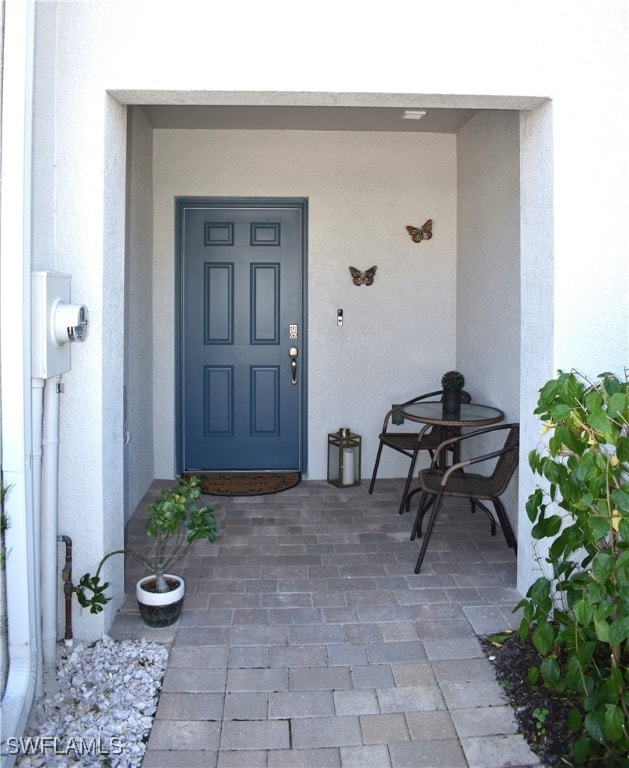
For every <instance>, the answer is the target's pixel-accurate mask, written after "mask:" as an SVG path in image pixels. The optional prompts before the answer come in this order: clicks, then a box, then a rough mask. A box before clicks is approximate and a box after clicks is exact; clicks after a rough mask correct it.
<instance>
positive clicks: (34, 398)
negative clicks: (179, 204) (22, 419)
mask: <svg viewBox="0 0 629 768" xmlns="http://www.w3.org/2000/svg"><path fill="white" fill-rule="evenodd" d="M44 383H45V379H31V456H32V460H31V468H32V479H31V482H32V486H33V521H34V525H33V528H34V530H33V533H34V540H33V549H34V554H35V563H36V565H37V568H38V569H39V573H38V574H37V578H36V579H35V605H38V606H40V605H41V586H42V585H41V562H42V559H41V558H42V554H41V551H42V509H41V483H42V426H43V415H44ZM35 637H36V643H37V678H36V681H37V682H36V688H35V695H36V696H42V695H43V693H44V670H43V667H42V661H43V649H42V625H41V621H38V622H37V624H36V626H35Z"/></svg>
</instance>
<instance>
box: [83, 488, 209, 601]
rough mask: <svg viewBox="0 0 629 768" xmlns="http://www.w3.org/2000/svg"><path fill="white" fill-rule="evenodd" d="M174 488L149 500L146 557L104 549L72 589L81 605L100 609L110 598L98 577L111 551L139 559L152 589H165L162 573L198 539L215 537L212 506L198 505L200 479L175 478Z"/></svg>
mask: <svg viewBox="0 0 629 768" xmlns="http://www.w3.org/2000/svg"><path fill="white" fill-rule="evenodd" d="M177 481H178V485H177V487H176V488H164V489H163V490H162V492H161V495H160V498H159V499H158V500H157V501H154V502H153V503H152V504H149V507H148V518H147V521H146V533H147V535H148V536H150V537H152V538H154V539H155V544H154V547H153V552H152V554H151V555H150V556H148V557H146V556H144V555H142V554H140V553H139V552H136V551H134V550H133V549H129V548H126V549H116V550H114V551H113V552H108V553H107V554H106V555H105V556H104V557H103V559H102V560H101V561H100V563H99V564H98V567H97V569H96V573H95V574H94V575H93V576H92V574H90V573H86V574H84V575H83V576H82V577H81V579H80V581H79V583H78V584H77V586H76V587H75V591H76V594H77V598H78V601H79V603H80V604H81V606H83V608H89V609H90V613H100V612H101V611H102V610H103V608H104V607H105V605H106V603H108V602H109V600H111V598H110V597H107V596H106V595H105V591H106V589H107V587H108V586H109V582H107V581H101V576H100V572H101V569H102V567H103V565H104V564H105V563H106V562H107V560H109V558H110V557H113V556H114V555H126V556H127V557H130V558H131V559H132V560H135V561H136V562H138V563H141V564H142V565H143V566H144V568H145V569H146V570H147V572H148V573H150V574H152V575H154V576H155V578H156V589H155V591H156V592H168V590H169V587H168V583H167V580H166V578H165V574H166V572H167V571H168V569H169V568H170V567H171V566H172V565H174V564H175V563H178V562H179V561H180V560H182V559H183V557H184V556H185V555H186V553H187V552H188V550H189V549H190V546H191V545H192V544H193V543H194V542H195V541H197V540H198V539H207V540H208V541H209V542H214V541H216V530H217V525H216V519H215V518H214V510H213V509H212V507H207V506H203V507H199V506H198V505H197V502H198V500H199V499H200V497H201V488H200V482H199V479H198V478H197V477H194V476H193V477H191V478H189V479H185V478H183V477H179V478H177Z"/></svg>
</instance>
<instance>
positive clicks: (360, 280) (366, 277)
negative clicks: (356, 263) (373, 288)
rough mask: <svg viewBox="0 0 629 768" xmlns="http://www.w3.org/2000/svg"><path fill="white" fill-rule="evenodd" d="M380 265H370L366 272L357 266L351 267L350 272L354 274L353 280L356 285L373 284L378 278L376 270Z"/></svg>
mask: <svg viewBox="0 0 629 768" xmlns="http://www.w3.org/2000/svg"><path fill="white" fill-rule="evenodd" d="M377 269H378V267H370V268H369V269H366V270H365V271H364V272H361V271H360V269H356V267H349V272H350V274H351V276H352V282H353V283H354V285H371V284H372V283H373V281H374V280H375V278H376V270H377Z"/></svg>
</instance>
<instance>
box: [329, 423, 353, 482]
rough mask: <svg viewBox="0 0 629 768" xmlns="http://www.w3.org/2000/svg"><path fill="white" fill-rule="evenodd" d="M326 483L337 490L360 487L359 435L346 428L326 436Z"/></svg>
mask: <svg viewBox="0 0 629 768" xmlns="http://www.w3.org/2000/svg"><path fill="white" fill-rule="evenodd" d="M328 483H330V484H331V485H336V486H337V487H338V488H348V487H349V486H352V485H360V435H355V434H352V433H351V432H350V431H349V429H348V428H347V427H344V428H342V429H339V431H338V432H331V433H330V434H329V435H328Z"/></svg>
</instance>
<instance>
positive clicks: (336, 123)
mask: <svg viewBox="0 0 629 768" xmlns="http://www.w3.org/2000/svg"><path fill="white" fill-rule="evenodd" d="M142 109H143V111H144V114H145V115H146V118H147V120H148V121H149V123H150V124H151V126H152V127H153V128H157V129H159V128H166V129H223V130H293V131H394V132H410V133H456V132H457V131H458V130H459V129H460V128H461V127H462V126H463V125H465V123H467V122H468V120H471V118H472V117H474V115H476V114H477V112H478V110H476V109H451V108H428V107H426V108H424V109H425V112H426V114H425V116H424V117H423V118H422V119H420V120H405V119H402V115H403V113H404V111H405V110H404V108H402V107H371V106H369V107H355V106H329V107H327V106H301V105H300V106H284V105H282V106H279V105H278V106H275V105H273V106H249V105H227V106H222V105H221V106H217V105H212V106H207V105H144V106H143V107H142ZM409 109H411V110H413V111H416V110H419V109H422V108H421V107H417V106H410V107H409Z"/></svg>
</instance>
